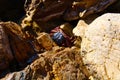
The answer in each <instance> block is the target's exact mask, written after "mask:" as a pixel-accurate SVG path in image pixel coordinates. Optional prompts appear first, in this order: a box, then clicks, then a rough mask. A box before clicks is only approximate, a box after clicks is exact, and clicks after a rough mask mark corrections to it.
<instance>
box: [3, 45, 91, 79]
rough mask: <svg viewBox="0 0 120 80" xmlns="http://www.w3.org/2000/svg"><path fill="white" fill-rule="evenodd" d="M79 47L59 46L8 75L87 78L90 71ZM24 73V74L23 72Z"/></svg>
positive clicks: (16, 77)
mask: <svg viewBox="0 0 120 80" xmlns="http://www.w3.org/2000/svg"><path fill="white" fill-rule="evenodd" d="M79 52H80V51H79V49H75V48H71V49H70V48H66V49H64V48H59V47H57V48H56V49H54V50H53V51H48V52H45V53H43V54H41V55H39V58H38V59H37V60H36V61H34V62H33V63H32V64H31V65H30V66H28V67H27V68H25V70H23V71H20V72H17V73H16V72H15V73H12V74H9V75H7V76H6V77H5V78H3V80H4V79H6V80H7V79H14V80H21V79H24V80H85V79H88V77H89V73H88V71H87V69H86V68H85V67H84V66H83V62H82V58H81V56H80V54H79ZM21 73H22V74H21Z"/></svg>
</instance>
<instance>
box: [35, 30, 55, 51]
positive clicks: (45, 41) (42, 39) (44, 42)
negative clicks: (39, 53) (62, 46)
mask: <svg viewBox="0 0 120 80" xmlns="http://www.w3.org/2000/svg"><path fill="white" fill-rule="evenodd" d="M37 41H38V43H39V45H41V48H43V49H45V50H51V49H52V48H53V47H54V46H56V44H55V42H54V41H53V40H52V38H51V37H50V35H49V34H47V33H45V32H43V33H40V34H39V36H38V37H37Z"/></svg>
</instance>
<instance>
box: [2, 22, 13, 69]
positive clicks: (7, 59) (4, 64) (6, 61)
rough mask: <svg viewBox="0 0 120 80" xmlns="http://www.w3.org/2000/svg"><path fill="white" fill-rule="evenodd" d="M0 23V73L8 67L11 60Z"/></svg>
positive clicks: (8, 46) (7, 43) (4, 33)
mask: <svg viewBox="0 0 120 80" xmlns="http://www.w3.org/2000/svg"><path fill="white" fill-rule="evenodd" d="M1 24H2V23H0V66H1V67H0V71H1V70H4V69H6V68H8V67H9V63H10V62H11V61H12V60H13V55H12V52H11V48H10V44H9V40H8V36H7V34H6V32H5V30H4V28H3V26H2V25H1Z"/></svg>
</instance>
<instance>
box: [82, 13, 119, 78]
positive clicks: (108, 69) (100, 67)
mask: <svg viewBox="0 0 120 80" xmlns="http://www.w3.org/2000/svg"><path fill="white" fill-rule="evenodd" d="M81 55H82V57H83V62H84V64H85V65H86V67H87V68H88V70H89V71H90V73H91V75H93V77H94V78H95V80H98V79H100V80H119V79H120V14H114V13H107V14H104V15H102V16H100V17H98V18H97V19H96V20H94V21H93V22H92V23H91V24H90V25H89V26H88V28H87V29H86V31H85V35H84V37H83V38H82V43H81Z"/></svg>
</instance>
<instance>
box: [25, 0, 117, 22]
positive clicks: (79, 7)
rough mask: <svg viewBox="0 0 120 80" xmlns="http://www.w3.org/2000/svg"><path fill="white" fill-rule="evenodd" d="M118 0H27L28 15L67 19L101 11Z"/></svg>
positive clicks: (41, 17) (41, 18)
mask: <svg viewBox="0 0 120 80" xmlns="http://www.w3.org/2000/svg"><path fill="white" fill-rule="evenodd" d="M115 1H117V0H26V2H25V10H26V13H27V16H31V17H32V19H33V20H34V21H48V20H51V19H56V18H61V16H62V18H64V19H65V20H67V21H71V20H76V19H79V18H80V17H86V16H88V15H90V14H93V13H97V12H100V11H102V10H104V9H106V8H107V7H108V6H109V5H111V4H112V3H114V2H115Z"/></svg>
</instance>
